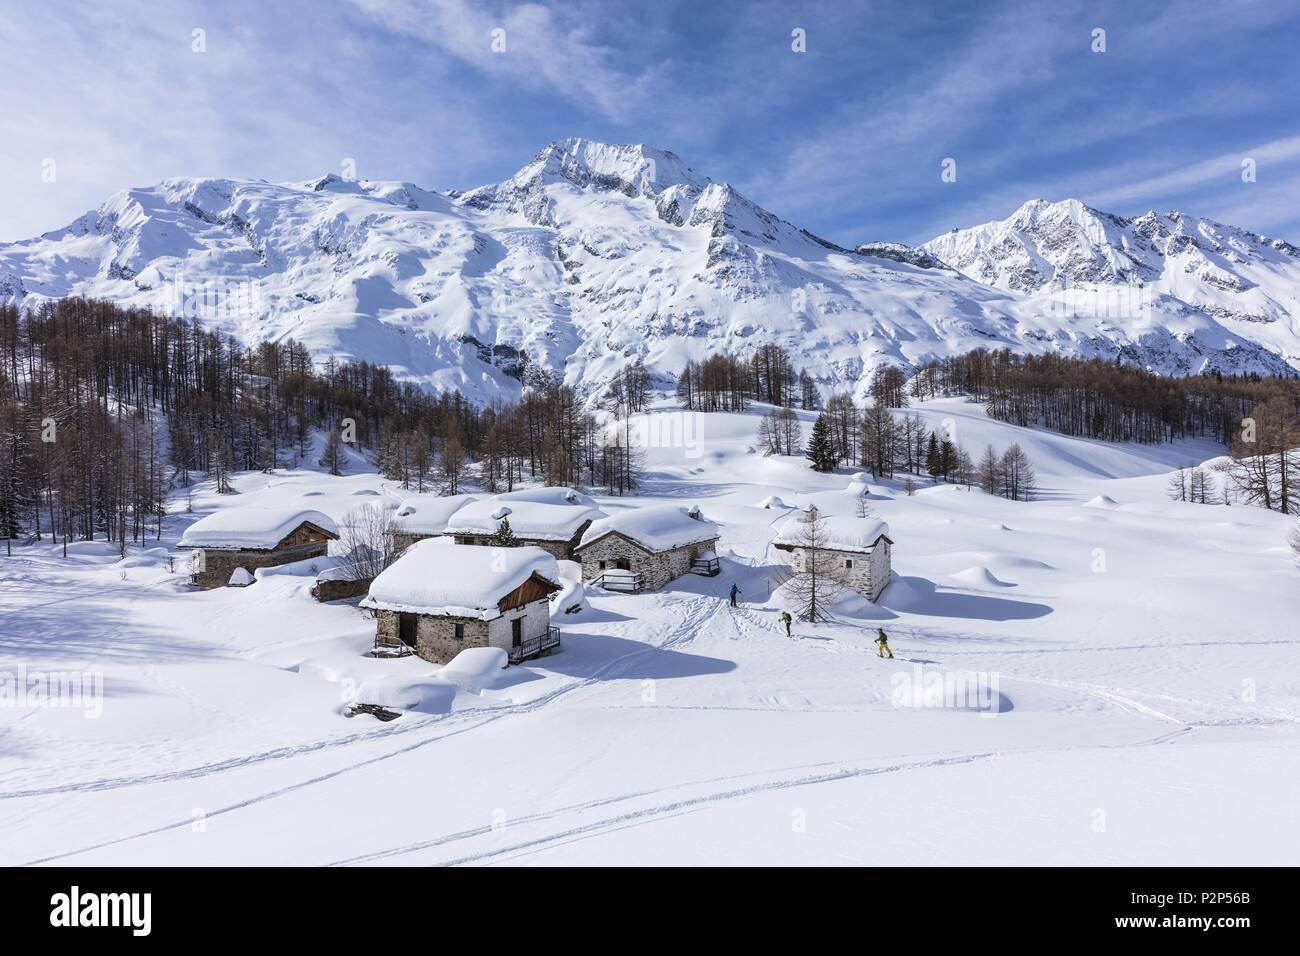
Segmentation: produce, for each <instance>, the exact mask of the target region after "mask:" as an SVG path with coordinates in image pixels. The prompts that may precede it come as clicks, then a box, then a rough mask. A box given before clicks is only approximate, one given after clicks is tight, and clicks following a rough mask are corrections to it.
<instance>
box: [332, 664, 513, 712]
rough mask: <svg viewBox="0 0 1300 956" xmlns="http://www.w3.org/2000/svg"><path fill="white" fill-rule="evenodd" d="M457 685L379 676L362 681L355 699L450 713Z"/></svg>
mask: <svg viewBox="0 0 1300 956" xmlns="http://www.w3.org/2000/svg"><path fill="white" fill-rule="evenodd" d="M502 653H505V652H504V651H503V652H502ZM457 689H458V688H457V686H456V685H455V684H453V683H451V682H450V681H446V680H441V679H439V678H437V677H414V678H413V677H397V676H393V677H378V678H374V679H372V680H368V681H364V682H362V683H361V685H360V686H358V687H357V690H356V694H355V696H354V697H353V699H352V700H351V703H353V704H374V705H376V706H378V707H387V708H388V709H389V710H419V711H426V712H432V713H446V712H447V711H448V710H450V709H451V704H452V701H453V700H455V698H456V691H457Z"/></svg>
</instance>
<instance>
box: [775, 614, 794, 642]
mask: <svg viewBox="0 0 1300 956" xmlns="http://www.w3.org/2000/svg"><path fill="white" fill-rule="evenodd" d="M778 620H779V621H780V622H781V623H782V624H784V625H785V636H786V637H791V636H792V635H791V634H790V624H791V622H792V621H793V620H794V618H792V617H791V616H790V612H789V611H782V612H781V616H780V617H779V618H778Z"/></svg>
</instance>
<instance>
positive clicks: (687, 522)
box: [578, 505, 718, 551]
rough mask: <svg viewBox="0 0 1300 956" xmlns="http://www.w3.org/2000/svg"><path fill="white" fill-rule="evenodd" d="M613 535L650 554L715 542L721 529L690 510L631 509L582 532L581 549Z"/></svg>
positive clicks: (666, 508) (665, 506)
mask: <svg viewBox="0 0 1300 956" xmlns="http://www.w3.org/2000/svg"><path fill="white" fill-rule="evenodd" d="M611 532H615V533H618V534H621V535H622V536H623V537H625V538H627V539H629V540H631V541H634V542H636V543H637V544H639V545H641V546H642V547H643V548H645V549H646V550H648V551H671V550H672V549H673V548H681V547H684V546H686V545H688V544H698V543H699V542H701V541H711V540H713V539H714V538H716V537H717V536H718V526H717V525H716V524H714V523H713V522H712V521H705V520H704V519H702V518H701V519H696V518H692V517H691V516H690V513H689V509H687V508H678V507H676V506H675V505H654V506H651V507H648V508H628V509H627V510H625V511H619V512H616V513H614V514H612V515H610V516H609V517H608V518H601V519H600V520H599V521H593V522H592V524H591V527H590V528H588V529H587V530H586V531H585V532H583V535H582V541H581V542H580V543H579V544H578V547H579V548H585V547H586V546H587V545H589V544H591V543H592V542H594V541H596V540H598V539H600V538H603V537H604V536H605V535H607V534H610V533H611Z"/></svg>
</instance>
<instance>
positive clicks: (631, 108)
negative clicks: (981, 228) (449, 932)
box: [0, 0, 1300, 244]
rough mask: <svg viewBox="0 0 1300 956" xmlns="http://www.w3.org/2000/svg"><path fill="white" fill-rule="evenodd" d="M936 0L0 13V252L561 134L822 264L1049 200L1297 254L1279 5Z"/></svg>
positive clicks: (511, 166) (240, 0)
mask: <svg viewBox="0 0 1300 956" xmlns="http://www.w3.org/2000/svg"><path fill="white" fill-rule="evenodd" d="M958 6H959V5H957V4H953V3H950V2H934V3H918V2H913V3H890V2H880V0H878V2H872V3H869V4H868V3H854V2H839V3H827V4H815V3H808V4H800V3H746V4H734V5H733V4H725V3H719V4H713V3H701V2H699V0H692V2H684V3H678V2H672V0H664V2H658V3H653V4H633V3H628V4H619V3H614V2H601V3H588V2H583V0H566V2H564V3H561V4H554V5H550V4H539V3H530V4H512V3H497V2H484V3H470V2H466V0H321V2H310V3H309V2H296V0H295V2H270V0H258V2H247V0H228V2H223V3H220V4H215V3H214V4H202V3H194V4H187V3H183V2H168V3H164V2H161V0H158V2H153V3H146V2H130V0H115V2H114V3H111V4H98V3H91V2H86V3H81V2H59V0H51V2H47V3H44V4H32V3H27V2H20V0H0V49H3V50H4V51H5V60H6V64H5V66H4V77H5V79H4V82H3V84H0V143H3V144H4V147H3V149H0V184H2V185H0V240H10V239H16V238H22V237H26V236H30V235H34V234H36V233H39V232H42V231H45V230H47V229H52V228H55V227H57V226H61V225H64V224H66V223H67V222H68V221H70V220H71V219H73V218H75V217H76V216H77V215H79V214H81V213H82V212H84V211H86V210H87V209H91V208H93V207H95V206H97V205H98V204H99V203H100V202H102V201H103V200H104V199H105V198H107V196H108V195H109V194H110V193H112V192H113V191H115V190H116V189H119V188H122V187H126V186H138V185H146V184H150V183H153V182H156V181H158V180H160V179H163V178H165V177H168V176H178V175H194V176H231V177H246V178H265V179H269V180H272V181H284V180H301V179H307V178H311V177H314V176H318V175H320V174H322V173H324V172H330V171H335V172H338V171H340V167H341V164H342V163H343V161H344V160H345V159H349V158H350V159H353V160H355V161H356V166H357V175H358V176H360V177H361V178H371V179H402V180H409V181H412V182H415V183H418V184H420V185H423V186H427V187H431V188H435V189H448V188H453V187H457V188H469V187H472V186H475V185H480V184H482V183H485V182H493V181H497V180H500V179H503V178H505V177H507V176H509V175H510V174H511V173H512V172H514V171H515V170H516V169H517V168H518V167H520V166H522V165H523V164H524V163H525V162H527V160H528V159H529V158H530V157H531V156H532V155H533V154H534V153H535V152H536V151H537V150H538V149H539V148H540V147H542V146H543V145H545V144H546V143H547V142H549V141H551V140H553V139H557V138H560V137H565V136H586V137H591V138H595V139H603V140H607V141H612V142H646V143H649V144H652V145H656V146H661V147H664V148H668V149H671V150H673V151H674V152H676V153H677V154H678V155H680V156H681V157H682V158H683V159H684V160H685V161H686V162H687V163H689V164H690V165H691V166H693V167H694V168H695V169H696V170H697V171H699V172H701V173H704V174H706V175H709V176H711V177H712V178H714V179H717V180H723V181H726V182H730V183H732V184H733V185H734V186H736V187H737V188H738V189H740V190H741V191H742V192H744V193H745V194H746V195H748V196H750V197H751V198H752V199H754V200H756V201H757V202H759V203H760V204H762V205H764V206H765V207H767V208H768V209H770V210H772V211H773V212H775V213H777V214H778V215H780V216H782V217H784V218H786V219H789V220H791V221H792V222H794V223H796V224H797V225H799V226H802V227H804V228H807V229H809V230H811V231H813V232H815V233H818V234H819V235H822V236H825V237H826V238H828V239H832V240H835V241H838V242H841V243H845V244H855V243H859V242H865V241H870V240H878V239H887V240H893V241H900V242H911V243H915V242H921V241H924V240H925V239H928V238H930V237H932V236H934V235H936V234H938V233H940V232H943V231H946V230H948V229H950V228H953V227H955V226H969V225H974V224H976V223H979V222H984V221H987V220H989V219H994V218H1005V217H1006V216H1008V215H1010V214H1011V212H1012V211H1014V210H1015V208H1016V207H1017V206H1019V205H1020V204H1021V203H1022V202H1024V201H1026V200H1028V199H1032V198H1036V197H1042V198H1047V199H1060V198H1065V197H1068V196H1073V197H1077V198H1080V199H1082V200H1084V201H1085V202H1088V203H1089V204H1091V205H1094V206H1097V207H1098V208H1101V209H1105V210H1108V211H1112V212H1117V213H1121V214H1137V213H1141V212H1143V211H1145V210H1147V209H1149V208H1155V209H1157V210H1162V211H1163V210H1167V209H1174V208H1177V209H1181V210H1184V211H1187V212H1190V213H1194V214H1197V215H1202V216H1209V217H1211V218H1215V219H1219V220H1222V221H1225V222H1229V223H1232V224H1235V225H1240V226H1244V227H1247V228H1251V229H1254V230H1257V231H1261V232H1264V233H1267V234H1269V235H1281V236H1284V237H1288V238H1290V239H1291V240H1292V241H1297V242H1300V108H1298V106H1297V101H1298V100H1300V97H1298V96H1297V93H1298V92H1300V55H1297V50H1298V49H1300V5H1295V4H1290V3H1285V2H1272V3H1254V2H1245V3H1231V2H1215V3H1209V2H1198V3H1173V4H1157V3H1145V2H1132V0H1131V2H1128V3H1115V4H1108V3H1089V4H1084V3H1077V4H1072V3H1069V2H1055V3H1045V4H1032V3H1007V4H995V3H973V4H967V5H960V6H962V7H964V9H954V8H956V7H958ZM497 28H501V29H504V30H505V41H506V43H505V45H506V49H505V51H504V52H500V53H497V52H493V50H492V31H493V30H494V29H497ZM796 28H799V29H802V30H804V31H805V32H806V47H807V52H805V53H795V52H793V50H792V49H791V43H792V39H791V31H792V30H794V29H796ZM1095 28H1102V29H1104V30H1105V31H1106V35H1105V40H1106V52H1104V53H1094V52H1093V51H1092V45H1093V30H1094V29H1095ZM195 30H203V31H204V34H203V37H204V40H205V41H206V50H205V51H204V52H195V51H194V50H193V46H194V39H193V37H194V32H193V31H195ZM945 158H952V159H954V160H956V164H957V165H956V169H957V180H956V182H951V183H945V182H942V181H941V178H940V168H941V163H942V161H943V160H944V159H945ZM1246 158H1250V159H1254V160H1255V163H1256V168H1257V176H1256V181H1255V182H1253V183H1246V182H1243V181H1242V177H1241V163H1242V160H1243V159H1246ZM50 159H52V160H54V169H55V176H54V181H53V182H46V181H43V179H42V170H43V169H45V168H48V167H47V166H43V163H45V162H46V161H47V160H50Z"/></svg>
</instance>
